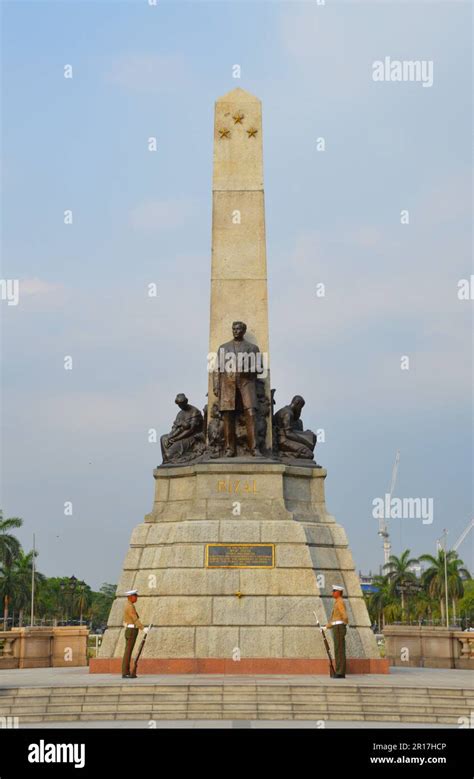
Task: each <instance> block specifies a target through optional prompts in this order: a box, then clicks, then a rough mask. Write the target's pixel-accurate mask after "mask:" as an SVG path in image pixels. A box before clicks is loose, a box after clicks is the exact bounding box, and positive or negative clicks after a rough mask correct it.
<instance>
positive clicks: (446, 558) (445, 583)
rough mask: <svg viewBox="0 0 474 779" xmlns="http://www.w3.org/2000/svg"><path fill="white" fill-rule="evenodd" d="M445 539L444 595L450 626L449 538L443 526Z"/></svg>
mask: <svg viewBox="0 0 474 779" xmlns="http://www.w3.org/2000/svg"><path fill="white" fill-rule="evenodd" d="M442 538H443V539H444V595H445V600H446V627H447V628H449V601H448V553H447V540H448V531H447V530H446V528H443V535H442Z"/></svg>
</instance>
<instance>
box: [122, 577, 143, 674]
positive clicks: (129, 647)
mask: <svg viewBox="0 0 474 779" xmlns="http://www.w3.org/2000/svg"><path fill="white" fill-rule="evenodd" d="M125 595H126V596H127V601H126V603H125V608H124V611H123V624H124V626H125V651H124V653H123V659H122V679H136V678H137V675H136V674H132V673H130V660H131V657H132V652H133V647H134V646H135V641H136V640H137V636H138V631H139V630H143V631H144V632H145V633H148V628H146V627H145V626H144V625H142V623H141V622H140V619H139V617H138V614H137V610H136V608H135V603H136V602H137V600H138V590H127V592H126V593H125Z"/></svg>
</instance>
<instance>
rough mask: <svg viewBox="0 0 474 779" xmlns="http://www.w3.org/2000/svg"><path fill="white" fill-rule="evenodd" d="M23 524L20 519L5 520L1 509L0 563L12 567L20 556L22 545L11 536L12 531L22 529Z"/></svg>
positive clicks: (10, 518)
mask: <svg viewBox="0 0 474 779" xmlns="http://www.w3.org/2000/svg"><path fill="white" fill-rule="evenodd" d="M22 524H23V520H22V519H20V517H9V518H8V519H3V510H2V509H0V563H5V564H6V565H10V564H11V563H12V562H13V560H14V559H15V557H16V556H17V555H18V553H19V551H20V549H21V544H20V542H19V540H18V538H16V537H15V536H12V535H11V533H10V530H13V529H14V528H18V527H21V526H22Z"/></svg>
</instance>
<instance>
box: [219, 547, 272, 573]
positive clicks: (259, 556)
mask: <svg viewBox="0 0 474 779" xmlns="http://www.w3.org/2000/svg"><path fill="white" fill-rule="evenodd" d="M274 567H275V544H206V568H274Z"/></svg>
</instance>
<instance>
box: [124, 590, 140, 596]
mask: <svg viewBox="0 0 474 779" xmlns="http://www.w3.org/2000/svg"><path fill="white" fill-rule="evenodd" d="M125 595H138V590H127V592H126V593H125Z"/></svg>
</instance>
